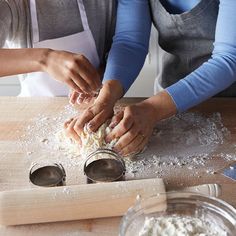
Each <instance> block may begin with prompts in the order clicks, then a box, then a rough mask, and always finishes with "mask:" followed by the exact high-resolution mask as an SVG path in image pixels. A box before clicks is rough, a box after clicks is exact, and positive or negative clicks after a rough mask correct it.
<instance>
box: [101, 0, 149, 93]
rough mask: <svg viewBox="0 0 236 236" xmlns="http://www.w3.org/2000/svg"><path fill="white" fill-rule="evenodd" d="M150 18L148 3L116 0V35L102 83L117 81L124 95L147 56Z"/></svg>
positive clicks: (138, 0)
mask: <svg viewBox="0 0 236 236" xmlns="http://www.w3.org/2000/svg"><path fill="white" fill-rule="evenodd" d="M150 30H151V16H150V9H149V3H148V0H132V1H131V0H119V1H118V10H117V23H116V32H115V36H114V37H113V43H112V47H111V50H110V52H109V55H108V60H107V66H106V70H105V74H104V78H103V81H107V80H119V81H120V82H121V84H122V86H123V89H124V92H126V91H127V90H128V89H129V87H130V86H131V85H132V83H133V82H134V80H135V79H136V77H137V76H138V74H139V72H140V70H141V68H142V67H143V64H144V61H145V58H146V55H147V53H148V45H149V37H150Z"/></svg>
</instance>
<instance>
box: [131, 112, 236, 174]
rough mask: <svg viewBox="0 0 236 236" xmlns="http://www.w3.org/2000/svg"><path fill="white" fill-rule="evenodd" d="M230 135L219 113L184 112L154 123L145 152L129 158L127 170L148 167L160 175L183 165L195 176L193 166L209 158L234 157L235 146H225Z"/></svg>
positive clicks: (141, 169) (210, 172) (213, 171)
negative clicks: (154, 126) (209, 114)
mask: <svg viewBox="0 0 236 236" xmlns="http://www.w3.org/2000/svg"><path fill="white" fill-rule="evenodd" d="M230 137H231V135H230V132H229V131H228V129H227V128H226V127H225V126H224V125H223V123H222V121H221V115H220V114H219V113H214V114H212V115H211V116H210V117H205V116H203V115H201V114H199V113H183V114H180V115H177V116H175V117H172V118H170V119H167V120H164V121H162V122H160V123H159V124H158V125H157V126H156V128H155V130H154V132H153V135H152V137H151V139H150V142H149V144H148V148H147V149H146V150H145V153H141V154H139V155H138V156H136V157H135V158H133V159H132V160H128V161H127V170H128V172H129V173H131V175H137V174H138V173H141V174H145V172H147V173H150V171H149V170H150V169H153V167H155V174H156V175H157V176H158V177H162V176H163V175H165V174H166V170H168V172H169V171H171V169H176V168H182V167H184V168H187V169H188V170H189V171H192V170H194V174H196V175H197V172H196V169H198V168H201V167H203V166H206V164H207V162H208V161H209V160H210V159H211V158H212V157H219V158H223V159H225V160H227V161H230V160H231V161H232V160H236V156H235V154H234V153H235V147H232V144H229V145H227V142H228V140H230ZM223 144H224V147H225V152H224V154H222V150H221V148H222V145H223ZM227 153H228V154H227ZM207 173H209V174H214V173H215V170H214V169H212V168H211V167H209V168H208V169H207ZM198 176H199V178H200V175H198Z"/></svg>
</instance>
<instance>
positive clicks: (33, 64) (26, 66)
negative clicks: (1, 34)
mask: <svg viewBox="0 0 236 236" xmlns="http://www.w3.org/2000/svg"><path fill="white" fill-rule="evenodd" d="M49 52H50V50H49V49H0V65H1V66H0V77H2V76H9V75H18V74H25V73H30V72H36V71H43V68H44V65H45V63H46V58H47V56H48V54H49Z"/></svg>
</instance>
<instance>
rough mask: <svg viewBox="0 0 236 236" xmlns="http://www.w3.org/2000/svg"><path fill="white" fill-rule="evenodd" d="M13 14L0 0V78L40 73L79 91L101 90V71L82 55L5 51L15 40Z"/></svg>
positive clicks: (44, 49) (46, 51) (54, 51)
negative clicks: (7, 44)
mask: <svg viewBox="0 0 236 236" xmlns="http://www.w3.org/2000/svg"><path fill="white" fill-rule="evenodd" d="M12 14H13V12H12V11H11V9H10V7H9V5H8V4H7V2H6V1H3V0H0V30H1V31H0V77H3V76H8V75H17V74H23V73H31V72H38V71H41V72H47V73H48V74H50V75H51V76H52V77H53V78H55V79H56V80H59V81H61V82H63V83H66V84H67V85H68V86H69V87H70V88H72V89H74V90H76V91H78V92H88V93H89V92H91V91H94V90H95V91H96V89H97V88H98V87H100V85H101V81H100V76H99V74H98V72H97V71H96V69H95V68H94V67H93V66H92V65H91V64H90V62H89V61H88V60H87V59H86V58H85V57H84V56H82V55H78V54H73V53H69V52H64V51H56V50H51V49H46V48H42V49H38V48H37V49H36V48H34V49H2V47H3V46H4V44H5V42H6V40H12V39H13V38H14V37H15V36H14V33H13V32H12V31H13V28H15V27H13V20H12ZM16 24H17V23H16Z"/></svg>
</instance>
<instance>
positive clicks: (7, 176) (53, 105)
mask: <svg viewBox="0 0 236 236" xmlns="http://www.w3.org/2000/svg"><path fill="white" fill-rule="evenodd" d="M139 100H140V99H138V98H134V99H123V100H122V101H121V104H130V103H133V102H137V101H139ZM67 103H68V100H67V99H66V98H50V99H47V98H41V99H40V98H16V97H2V98H0V111H1V115H0V191H3V190H6V189H22V188H27V187H30V184H29V182H28V171H29V169H28V167H29V157H26V156H27V154H26V153H25V151H24V150H21V148H20V147H19V146H17V142H18V141H19V139H20V138H21V137H22V134H24V132H26V128H27V126H28V125H31V124H32V119H33V118H34V117H36V116H37V115H38V114H39V113H40V114H45V115H46V116H52V115H53V116H56V114H57V113H58V112H59V111H60V110H63V109H64V107H65V105H66V104H67ZM235 108H236V99H230V98H229V99H226V98H218V99H211V100H209V101H208V102H205V103H203V104H202V105H200V106H198V107H196V108H195V109H194V110H193V111H200V112H201V113H202V114H204V115H210V114H212V113H213V112H220V113H221V115H222V120H223V124H224V125H225V126H226V127H227V128H228V129H229V130H230V132H231V142H232V144H233V143H236V119H235V118H236V109H235ZM211 165H212V166H217V167H220V166H222V167H223V166H224V165H225V161H223V160H218V159H217V160H212V162H211ZM146 177H153V175H152V174H151V172H150V175H147V176H146ZM180 180H181V181H180ZM164 181H165V182H166V183H167V189H168V190H171V189H178V188H179V187H183V186H192V185H199V184H204V183H219V184H221V186H222V191H223V193H222V196H221V198H222V199H224V200H226V201H227V202H229V203H231V204H232V205H234V206H236V182H235V181H233V180H230V179H228V178H225V177H224V176H222V175H221V174H214V175H209V174H208V175H207V174H205V175H204V174H203V175H202V176H201V178H196V176H190V177H188V178H186V176H185V170H184V169H182V170H181V171H180V172H178V173H176V174H173V175H170V176H168V177H166V178H165V177H164ZM180 182H181V186H179V183H180ZM22 214H24V213H23V212H22ZM119 223H120V218H109V219H94V220H85V221H74V222H64V223H51V224H38V225H31V226H15V227H0V235H4V236H8V235H14V236H18V235H22V236H23V235H24V236H28V235H34V236H37V235H50V236H53V235H57V236H58V235H61V236H62V235H63V236H64V235H66V236H70V235H71V236H76V235H83V236H87V235H88V236H92V235H94V236H95V235H96V236H99V235H102V236H108V235H109V236H112V235H118V228H119Z"/></svg>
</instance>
